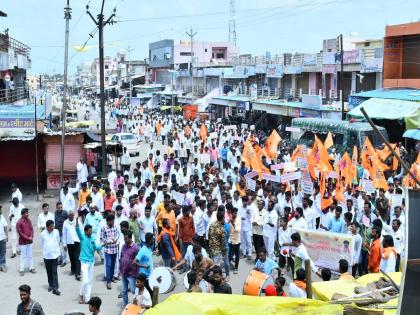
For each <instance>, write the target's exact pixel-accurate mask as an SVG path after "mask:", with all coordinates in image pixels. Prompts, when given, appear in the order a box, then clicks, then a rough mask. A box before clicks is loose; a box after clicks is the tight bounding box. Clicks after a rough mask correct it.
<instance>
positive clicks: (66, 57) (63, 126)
mask: <svg viewBox="0 0 420 315" xmlns="http://www.w3.org/2000/svg"><path fill="white" fill-rule="evenodd" d="M64 19H65V20H66V31H65V48H64V89H63V105H62V107H61V156H60V187H63V184H64V144H65V139H66V109H67V68H68V61H69V23H70V19H71V8H70V0H67V5H66V7H65V8H64Z"/></svg>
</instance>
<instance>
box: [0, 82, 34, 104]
mask: <svg viewBox="0 0 420 315" xmlns="http://www.w3.org/2000/svg"><path fill="white" fill-rule="evenodd" d="M28 98H29V92H28V89H27V88H26V87H24V86H19V87H15V88H14V89H2V90H0V104H12V103H15V102H17V101H21V100H25V99H28Z"/></svg>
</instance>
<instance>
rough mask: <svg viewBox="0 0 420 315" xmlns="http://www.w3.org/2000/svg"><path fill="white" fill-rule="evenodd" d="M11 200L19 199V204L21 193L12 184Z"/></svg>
mask: <svg viewBox="0 0 420 315" xmlns="http://www.w3.org/2000/svg"><path fill="white" fill-rule="evenodd" d="M13 198H17V199H19V202H22V193H21V192H20V190H19V188H18V186H17V185H16V184H15V183H13V184H12V200H13Z"/></svg>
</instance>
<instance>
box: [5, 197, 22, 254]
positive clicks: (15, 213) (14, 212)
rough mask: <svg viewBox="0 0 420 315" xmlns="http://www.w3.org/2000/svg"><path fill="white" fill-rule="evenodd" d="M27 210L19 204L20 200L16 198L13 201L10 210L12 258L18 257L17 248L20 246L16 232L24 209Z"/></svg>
mask: <svg viewBox="0 0 420 315" xmlns="http://www.w3.org/2000/svg"><path fill="white" fill-rule="evenodd" d="M23 208H25V206H24V205H23V204H21V203H20V202H19V199H18V198H17V197H14V198H13V199H12V204H11V205H10V208H9V221H10V229H11V231H10V233H11V235H12V256H11V258H15V257H16V248H17V244H18V238H17V231H16V223H17V221H18V220H19V218H20V216H21V211H22V209H23Z"/></svg>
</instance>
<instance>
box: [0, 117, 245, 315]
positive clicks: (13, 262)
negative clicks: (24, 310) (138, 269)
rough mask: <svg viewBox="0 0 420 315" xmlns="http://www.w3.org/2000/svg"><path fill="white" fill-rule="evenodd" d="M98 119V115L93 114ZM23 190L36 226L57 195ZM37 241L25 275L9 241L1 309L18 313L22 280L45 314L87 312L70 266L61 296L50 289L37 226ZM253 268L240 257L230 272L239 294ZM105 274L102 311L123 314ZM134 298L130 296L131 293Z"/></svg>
mask: <svg viewBox="0 0 420 315" xmlns="http://www.w3.org/2000/svg"><path fill="white" fill-rule="evenodd" d="M92 118H94V119H96V117H95V116H94V117H92ZM155 143H156V148H157V149H164V148H163V147H162V145H161V144H160V142H158V141H155ZM140 146H141V147H140V156H139V157H135V158H134V157H133V158H132V163H133V164H135V162H137V161H139V160H143V159H145V158H146V152H147V150H148V146H149V145H148V144H145V143H144V142H142V143H141V144H140ZM22 193H23V195H24V196H23V202H22V203H23V204H24V205H25V206H26V207H28V208H29V209H30V218H31V220H32V223H33V225H34V227H36V221H37V217H38V214H39V213H40V211H41V205H42V203H44V202H46V203H48V204H49V205H50V208H51V209H52V211H53V209H54V205H55V203H56V202H57V201H58V196H55V197H50V196H45V197H44V196H42V195H41V196H40V200H39V201H36V195H35V194H34V193H33V192H31V193H29V192H28V191H22ZM9 200H10V195H9V192H3V194H2V195H1V196H0V204H1V205H2V206H3V213H4V214H5V215H7V213H8V209H9V205H10V204H9ZM35 230H36V235H35V242H34V245H33V256H34V263H35V268H36V270H37V273H36V274H31V273H28V272H26V273H25V275H24V276H22V277H21V276H20V275H19V256H18V257H16V258H14V259H11V258H10V253H11V243H10V241H9V242H8V243H7V256H6V257H7V258H6V264H7V267H8V270H7V272H6V273H0V280H1V284H2V285H1V287H0V296H1V297H2V301H4V302H3V303H2V304H3V305H2V309H1V310H0V314H5V315H6V314H7V315H9V314H15V313H16V307H17V304H18V303H19V302H20V299H19V291H18V287H19V286H20V285H21V284H28V285H30V286H31V287H32V297H33V299H35V300H36V301H39V302H40V303H41V305H42V306H43V308H44V311H45V314H48V315H49V314H53V315H55V314H64V313H65V312H67V311H71V310H79V311H81V312H85V313H86V314H87V313H88V307H87V306H85V305H81V306H80V305H79V304H78V294H79V289H80V284H81V283H80V282H78V281H76V280H75V279H74V277H72V276H70V275H69V274H70V266H69V265H67V266H65V267H63V268H60V267H59V272H58V279H59V284H60V291H61V293H62V294H61V296H55V295H53V294H51V293H49V292H47V288H48V283H47V275H46V271H45V268H44V266H43V262H42V252H41V245H40V241H39V231H38V230H37V229H36V228H35ZM155 262H156V263H157V264H161V260H160V257H155ZM251 269H252V264H251V262H250V261H247V260H246V259H245V260H241V262H240V266H239V273H238V274H237V275H233V274H231V277H230V279H231V280H230V285H231V286H232V289H233V292H234V293H237V294H241V293H242V286H243V283H244V280H245V278H246V276H247V274H248V273H249V272H250V270H251ZM103 274H104V266H103V265H97V266H95V268H94V281H93V288H92V296H95V295H96V296H99V297H100V298H101V299H102V301H103V313H104V314H111V315H117V314H121V307H122V305H121V302H122V300H121V299H118V298H117V296H118V293H119V291H120V283H116V284H113V287H112V290H107V289H106V287H105V283H104V282H103V281H102V278H103ZM183 276H184V275H180V274H179V273H178V272H176V273H175V278H176V280H177V285H176V287H175V289H174V291H173V292H171V293H169V294H164V295H160V296H159V301H163V300H164V299H165V298H167V297H168V296H169V295H170V294H173V293H179V292H184V291H185V288H184V286H183ZM130 298H131V297H130Z"/></svg>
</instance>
